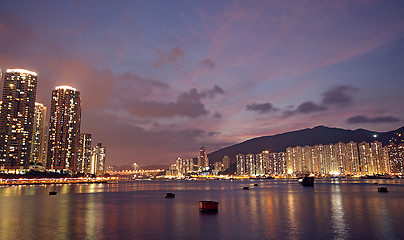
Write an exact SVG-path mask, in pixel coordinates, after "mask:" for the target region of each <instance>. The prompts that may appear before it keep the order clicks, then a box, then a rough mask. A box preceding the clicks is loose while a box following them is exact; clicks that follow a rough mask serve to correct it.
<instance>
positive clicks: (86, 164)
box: [77, 133, 92, 174]
mask: <svg viewBox="0 0 404 240" xmlns="http://www.w3.org/2000/svg"><path fill="white" fill-rule="evenodd" d="M77 154H78V156H77V172H79V173H84V174H89V173H90V162H91V154H92V149H91V134H89V133H81V134H80V140H79V147H78V152H77Z"/></svg>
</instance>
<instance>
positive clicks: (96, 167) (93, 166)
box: [90, 143, 105, 176]
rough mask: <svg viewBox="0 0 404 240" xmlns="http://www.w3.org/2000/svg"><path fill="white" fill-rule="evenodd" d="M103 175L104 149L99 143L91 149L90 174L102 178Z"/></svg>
mask: <svg viewBox="0 0 404 240" xmlns="http://www.w3.org/2000/svg"><path fill="white" fill-rule="evenodd" d="M104 173H105V147H104V146H102V144H101V143H98V144H97V146H95V147H94V148H93V151H92V155H91V163H90V174H94V175H96V176H103V175H104Z"/></svg>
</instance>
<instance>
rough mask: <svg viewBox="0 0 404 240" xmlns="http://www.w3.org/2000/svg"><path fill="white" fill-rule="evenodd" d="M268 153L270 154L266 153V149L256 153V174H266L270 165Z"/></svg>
mask: <svg viewBox="0 0 404 240" xmlns="http://www.w3.org/2000/svg"><path fill="white" fill-rule="evenodd" d="M268 155H269V154H265V151H264V152H261V153H258V154H255V171H254V172H255V175H264V174H265V170H266V168H267V167H266V166H267V165H268V159H267V156H268Z"/></svg>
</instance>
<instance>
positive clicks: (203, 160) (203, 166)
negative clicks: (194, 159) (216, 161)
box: [198, 147, 209, 172]
mask: <svg viewBox="0 0 404 240" xmlns="http://www.w3.org/2000/svg"><path fill="white" fill-rule="evenodd" d="M198 169H199V171H200V172H202V171H207V170H209V158H208V155H206V151H205V147H201V149H200V150H199V156H198Z"/></svg>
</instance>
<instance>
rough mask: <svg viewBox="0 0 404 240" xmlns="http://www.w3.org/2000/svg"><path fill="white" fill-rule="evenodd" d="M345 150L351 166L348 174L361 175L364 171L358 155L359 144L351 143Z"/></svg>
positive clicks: (347, 171)
mask: <svg viewBox="0 0 404 240" xmlns="http://www.w3.org/2000/svg"><path fill="white" fill-rule="evenodd" d="M345 150H346V158H347V161H348V164H349V167H348V169H347V170H346V174H352V175H359V174H360V173H361V171H362V170H361V164H360V159H359V154H358V144H357V143H355V142H352V141H351V142H349V143H347V144H346V145H345Z"/></svg>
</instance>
